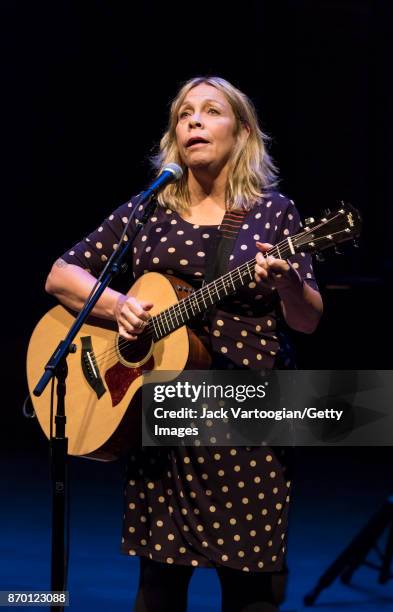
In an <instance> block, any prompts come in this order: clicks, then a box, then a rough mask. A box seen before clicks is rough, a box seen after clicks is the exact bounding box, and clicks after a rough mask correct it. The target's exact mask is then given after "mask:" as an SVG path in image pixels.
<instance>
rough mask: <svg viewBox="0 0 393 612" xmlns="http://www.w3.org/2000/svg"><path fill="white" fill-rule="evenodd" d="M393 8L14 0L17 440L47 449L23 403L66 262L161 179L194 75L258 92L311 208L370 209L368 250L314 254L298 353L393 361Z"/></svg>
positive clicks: (5, 93) (304, 203) (8, 207)
mask: <svg viewBox="0 0 393 612" xmlns="http://www.w3.org/2000/svg"><path fill="white" fill-rule="evenodd" d="M389 5H390V3H389V2H371V1H370V2H366V1H352V2H351V1H338V2H328V1H321V0H316V1H315V0H314V1H302V0H299V1H289V0H288V1H271V2H263V1H259V2H258V1H256V0H255V1H247V0H243V2H241V3H240V2H236V3H232V4H231V3H229V2H222V3H217V2H213V1H209V2H207V3H191V4H189V3H185V2H184V3H177V2H171V3H164V2H158V1H154V0H149V1H147V0H146V1H144V2H139V3H135V2H131V1H127V2H120V1H113V0H83V1H79V2H72V1H71V0H70V1H65V0H56V2H17V1H12V0H9V1H7V0H2V2H1V8H2V12H3V19H2V23H3V28H4V33H3V35H2V38H1V40H2V47H3V50H2V57H3V60H5V62H4V70H3V75H2V99H3V102H5V106H4V110H3V119H4V122H3V130H4V133H5V139H4V141H3V142H5V145H6V146H5V157H6V160H5V165H4V166H3V167H5V169H6V172H5V183H6V184H7V186H8V187H9V188H7V190H6V192H5V194H6V195H5V197H4V199H3V204H2V209H3V210H2V215H3V225H2V227H3V232H2V234H3V236H2V238H3V243H4V242H5V243H6V244H5V245H4V244H3V245H2V254H3V266H4V267H5V270H6V275H7V277H8V278H7V280H5V281H4V282H5V284H6V288H5V290H4V292H3V299H2V302H3V307H4V315H3V332H2V336H3V340H4V342H3V357H4V358H5V360H4V361H5V364H8V366H6V365H5V366H4V369H3V371H5V370H8V371H7V378H6V381H5V383H4V384H3V390H4V391H5V393H4V394H3V407H2V408H3V410H2V413H3V419H5V424H6V426H5V427H3V428H2V435H3V438H4V440H3V446H2V448H3V450H4V449H6V448H10V449H11V448H13V449H15V447H16V446H18V447H20V448H22V447H23V448H27V449H30V450H31V451H34V449H37V448H40V444H42V445H43V444H44V441H43V439H42V436H41V435H39V434H38V431H37V429H38V426H35V425H33V424H32V423H31V422H28V421H26V420H25V419H23V418H22V415H21V406H22V403H23V400H24V398H25V396H26V393H27V387H26V380H25V356H26V350H27V344H28V340H29V336H30V333H31V331H32V329H33V327H34V325H35V323H36V322H37V321H38V320H39V318H40V317H41V316H42V315H43V314H44V312H45V311H46V310H47V309H48V308H49V307H50V306H52V305H53V304H54V301H53V300H52V298H50V297H49V296H47V295H45V293H44V281H45V278H46V275H47V273H48V271H49V269H50V266H51V264H52V262H53V261H54V260H55V259H56V257H57V256H58V255H59V254H61V253H62V252H63V251H64V250H65V249H66V248H67V247H68V246H70V245H71V244H72V243H73V242H75V241H77V240H78V239H79V238H80V237H82V236H83V235H85V234H86V232H88V231H89V230H90V229H91V228H94V227H95V226H96V225H97V224H98V223H99V222H100V221H101V219H102V218H103V217H104V216H106V215H107V214H108V213H109V211H111V210H112V209H113V208H115V207H116V206H117V205H119V204H120V203H122V202H123V201H125V200H126V199H127V198H129V197H130V196H131V195H132V194H134V193H135V192H138V191H140V190H141V189H142V188H143V187H144V186H145V185H146V184H147V183H148V181H149V180H150V178H151V176H152V174H151V169H150V165H149V161H148V158H149V155H151V153H152V152H153V151H154V150H155V147H156V145H157V143H158V141H159V138H160V135H161V134H162V132H163V130H164V128H165V125H166V120H167V110H168V105H169V101H170V99H171V98H172V97H173V96H174V94H175V92H176V90H177V88H178V86H179V85H180V84H181V83H182V82H183V81H184V80H186V79H188V78H190V77H192V76H195V75H203V74H218V75H221V76H223V77H225V78H227V79H228V80H230V81H231V82H233V83H234V84H235V85H237V86H238V87H240V88H241V89H242V90H244V91H245V92H246V93H248V94H249V95H250V96H251V97H252V99H253V101H254V102H255V105H256V107H257V109H258V112H259V115H260V118H261V121H262V125H263V127H264V129H265V130H266V131H267V132H268V133H269V134H270V135H271V136H272V153H273V156H274V158H275V160H276V162H277V163H278V166H279V167H280V169H281V175H282V183H281V190H282V191H283V192H284V193H286V194H287V195H289V197H291V198H293V199H294V200H295V202H296V204H297V206H298V208H299V209H300V211H301V214H302V216H303V217H305V216H308V215H313V216H318V214H319V213H320V212H322V211H323V209H324V208H326V207H329V208H334V207H335V206H336V205H337V204H338V203H339V201H340V200H345V201H349V202H351V203H352V204H353V205H355V206H356V207H358V208H359V209H360V210H361V212H362V215H363V218H364V232H363V237H362V240H361V248H360V249H358V250H355V249H352V248H351V247H350V248H346V249H344V251H345V255H342V256H341V257H336V258H329V259H328V261H327V262H326V263H324V264H318V266H317V271H318V279H319V281H320V285H321V290H322V292H323V296H324V299H325V304H326V308H325V317H324V320H323V322H322V324H321V326H320V328H319V330H318V332H317V333H316V334H314V335H313V336H311V337H308V336H302V335H301V334H294V336H295V341H296V343H297V346H298V354H299V365H300V366H301V367H305V368H329V369H330V368H349V369H350V368H386V369H389V368H390V367H391V360H390V358H389V354H390V350H389V349H390V347H391V325H390V317H389V314H390V307H389V301H388V288H389V283H390V279H391V272H392V262H393V253H392V235H391V225H392V220H393V213H392V206H391V201H392V183H391V167H392V161H393V160H392V147H393V137H392V136H393V135H392V110H391V109H392V104H393V100H392V79H391V57H392V46H393V42H392V41H393V36H392V20H391V15H390V8H389ZM41 448H42V447H41Z"/></svg>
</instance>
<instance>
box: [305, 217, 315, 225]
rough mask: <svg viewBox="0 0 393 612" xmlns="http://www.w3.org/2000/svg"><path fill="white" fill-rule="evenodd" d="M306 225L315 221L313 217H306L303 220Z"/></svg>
mask: <svg viewBox="0 0 393 612" xmlns="http://www.w3.org/2000/svg"><path fill="white" fill-rule="evenodd" d="M304 222H305V224H306V225H311V223H314V222H315V219H314V217H307V219H305V220H304Z"/></svg>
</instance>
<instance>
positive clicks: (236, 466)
mask: <svg viewBox="0 0 393 612" xmlns="http://www.w3.org/2000/svg"><path fill="white" fill-rule="evenodd" d="M277 213H280V214H279V215H277ZM129 214H130V206H129V203H127V204H126V205H123V206H122V207H119V209H117V210H116V211H114V214H113V215H110V216H109V217H108V218H107V219H106V220H105V221H104V222H103V223H102V224H101V225H100V226H99V228H98V229H97V230H95V231H93V232H92V233H91V234H89V236H88V241H87V240H82V241H81V242H80V243H78V244H76V245H75V246H73V247H72V248H71V249H70V250H67V252H66V253H65V255H64V256H63V258H64V260H65V261H66V262H68V263H72V264H76V265H80V266H81V267H82V268H85V267H89V268H90V269H91V270H92V274H94V275H96V276H98V274H99V272H100V271H101V270H102V268H103V266H104V264H105V261H106V260H107V258H108V257H109V256H110V255H111V253H112V252H113V246H112V245H113V244H117V243H118V242H119V239H120V236H121V233H122V231H123V228H124V223H125V219H128V217H129ZM137 214H138V213H137ZM276 220H277V221H276ZM133 223H134V221H133V220H131V227H130V229H129V231H128V236H129V237H130V236H131V232H132V229H133V227H132V225H133ZM276 223H277V224H278V225H277V227H279V231H278V230H274V227H275V225H276ZM246 226H247V227H246ZM299 227H300V219H299V215H298V212H297V210H296V208H295V207H294V206H293V204H291V203H290V202H289V200H288V199H287V198H285V197H280V196H279V195H278V194H269V197H268V198H264V199H262V200H261V202H260V203H259V204H256V206H255V207H254V209H252V210H251V211H250V212H249V213H247V214H246V216H245V218H244V221H243V223H242V229H241V230H240V232H239V235H238V239H237V240H236V243H235V244H234V247H233V250H232V253H231V254H230V258H229V265H228V267H229V269H234V268H236V267H237V266H240V265H242V264H244V263H245V262H247V261H248V260H250V259H251V258H252V257H254V256H255V254H256V251H257V249H256V246H255V241H256V240H259V241H261V242H271V243H272V244H275V243H277V242H279V241H280V240H282V239H284V238H285V237H286V236H288V235H292V234H294V233H296V232H297V231H298V230H299ZM156 230H159V231H156ZM286 230H287V231H286ZM217 232H218V229H217V227H216V226H209V228H207V226H203V225H201V226H199V225H197V224H195V225H194V224H191V223H188V222H186V221H184V220H183V219H182V218H181V216H180V215H179V214H178V213H177V212H175V211H171V212H168V210H167V209H165V208H163V207H161V206H159V207H158V208H157V212H156V214H155V217H153V218H151V219H150V220H149V221H148V222H147V223H146V225H145V227H144V228H143V234H142V233H141V234H140V235H139V236H138V238H137V239H136V241H135V243H134V245H133V247H134V248H136V252H135V253H134V254H130V257H131V256H132V266H130V272H132V273H134V274H135V278H136V279H138V278H139V277H140V276H141V275H142V274H143V273H144V271H147V272H149V271H154V272H161V273H168V274H173V275H174V276H177V277H179V278H180V279H184V280H185V281H186V282H189V283H190V284H191V285H192V286H193V287H195V288H199V287H200V285H201V281H203V278H204V272H205V265H206V259H207V257H208V254H209V249H210V248H211V245H213V248H214V247H215V245H216V244H217ZM164 238H166V240H163V239H164ZM71 252H72V253H73V255H70V253H71ZM86 253H89V254H90V256H89V255H87V256H86V255H85V254H86ZM290 261H291V263H292V264H293V265H294V267H295V269H296V270H297V272H298V273H299V275H300V276H301V277H302V278H303V279H305V280H306V281H307V282H308V283H309V284H310V285H311V286H313V287H314V288H317V285H316V283H315V280H314V275H313V271H312V267H311V268H310V264H311V258H310V256H309V255H308V254H306V253H302V254H300V253H299V254H298V255H296V256H293V257H291V258H290ZM137 262H138V263H137ZM295 264H296V265H295ZM256 298H257V299H256ZM281 333H282V331H281V329H280V327H279V319H278V316H277V294H276V292H272V291H267V290H266V289H264V288H263V287H262V286H261V284H257V283H255V279H254V278H253V270H250V275H248V276H247V278H246V279H245V283H244V286H243V287H242V288H241V289H240V290H239V291H238V292H237V294H236V295H233V296H228V298H227V299H226V301H225V304H224V303H222V304H219V305H218V306H217V308H216V310H215V312H214V314H213V317H212V324H211V334H210V341H211V345H212V349H213V357H214V362H213V364H214V365H213V367H216V368H217V369H225V368H227V367H228V368H229V367H230V366H231V367H234V368H255V369H258V368H261V367H264V368H272V367H275V366H276V367H277V364H278V363H280V361H279V360H280V359H281V353H282V351H284V349H285V345H284V342H283V341H282V340H281ZM212 433H214V432H212ZM212 439H213V436H212ZM198 442H199V444H198ZM288 452H289V451H288V450H285V453H288ZM151 460H154V462H151ZM286 463H287V461H286V455H285V456H281V455H280V456H278V454H276V453H275V452H273V449H267V448H265V447H264V448H258V447H251V448H249V449H248V448H245V447H235V448H234V447H233V446H224V447H220V448H214V447H213V446H212V447H205V446H202V445H201V444H200V441H199V440H196V441H195V444H194V445H193V446H190V447H181V446H179V447H145V448H140V449H137V450H136V451H135V452H133V453H132V455H131V456H130V458H129V461H128V463H127V479H126V481H125V482H126V485H125V498H124V500H125V504H124V521H123V533H122V544H121V549H122V551H123V553H124V554H127V555H141V556H147V557H149V558H151V559H154V560H156V561H160V562H162V563H168V564H177V563H182V564H186V565H189V566H192V567H212V566H215V565H220V564H221V565H223V564H224V565H226V566H228V567H231V568H234V569H238V570H242V571H250V572H262V571H263V572H265V571H266V572H268V571H279V570H280V569H282V566H283V562H284V558H285V557H284V555H285V550H282V548H283V542H285V534H286V529H287V516H288V511H289V506H290V501H289V499H290V493H291V490H290V484H289V485H288V486H287V483H289V482H290V477H289V473H288V469H287V467H286ZM273 473H274V476H273V475H272V474H273ZM273 485H274V486H273Z"/></svg>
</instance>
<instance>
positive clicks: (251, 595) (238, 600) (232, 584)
mask: <svg viewBox="0 0 393 612" xmlns="http://www.w3.org/2000/svg"><path fill="white" fill-rule="evenodd" d="M216 569H217V574H218V577H219V579H220V583H221V591H222V607H221V612H278V607H277V604H276V603H275V602H276V601H277V599H276V596H275V594H274V593H273V587H272V584H273V581H272V574H270V573H269V572H266V573H265V572H253V573H251V572H243V571H241V570H235V569H231V568H227V567H222V566H219V567H217V568H216ZM193 571H194V568H193V567H191V566H188V565H169V564H167V563H159V562H158V561H151V560H150V559H147V558H146V557H141V558H140V577H139V589H138V593H137V597H136V601H135V607H134V612H186V610H187V592H188V585H189V582H190V579H191V576H192V573H193Z"/></svg>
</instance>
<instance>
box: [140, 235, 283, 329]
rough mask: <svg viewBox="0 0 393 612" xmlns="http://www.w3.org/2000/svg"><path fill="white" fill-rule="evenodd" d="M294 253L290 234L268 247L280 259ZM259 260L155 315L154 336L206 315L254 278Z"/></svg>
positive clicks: (204, 286) (231, 272)
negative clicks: (215, 305) (210, 309)
mask: <svg viewBox="0 0 393 612" xmlns="http://www.w3.org/2000/svg"><path fill="white" fill-rule="evenodd" d="M294 253H295V250H294V248H293V245H292V241H291V238H289V237H288V238H286V239H285V240H283V241H282V242H280V243H279V244H276V245H275V246H274V247H272V248H271V249H270V251H268V254H269V255H272V256H273V257H278V258H280V259H286V258H287V257H289V256H291V255H293V254H294ZM255 264H256V259H255V257H254V258H253V259H250V260H249V261H247V262H245V263H243V264H241V265H240V266H238V267H237V268H234V269H233V270H231V271H230V272H227V273H226V274H223V275H222V276H220V277H218V278H216V280H214V281H212V282H210V283H208V284H206V285H203V286H202V287H201V288H200V289H197V290H196V291H194V292H193V293H192V294H191V295H189V296H187V297H186V298H183V299H181V300H179V302H177V304H174V305H173V306H170V307H169V308H167V309H166V310H163V311H162V312H160V313H159V314H157V315H155V316H153V317H152V318H151V320H150V323H149V325H150V326H151V331H152V334H153V338H154V340H155V341H157V340H160V339H161V338H164V337H165V336H167V335H168V334H170V333H172V332H173V331H174V330H176V329H178V328H179V327H182V326H183V325H187V323H189V322H190V321H191V320H192V319H195V318H196V317H200V316H203V315H204V313H205V312H206V311H207V310H209V308H211V307H212V306H214V304H217V303H218V302H219V301H220V300H222V299H223V298H225V297H226V296H227V295H233V294H234V293H236V291H238V289H240V287H243V286H244V285H245V284H246V283H249V282H252V281H254V268H255Z"/></svg>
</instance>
